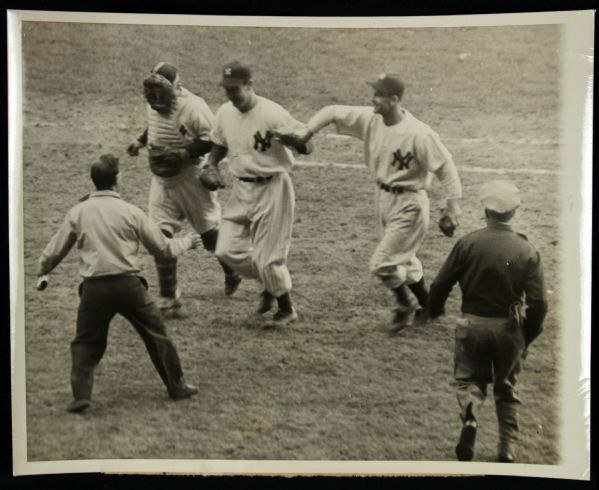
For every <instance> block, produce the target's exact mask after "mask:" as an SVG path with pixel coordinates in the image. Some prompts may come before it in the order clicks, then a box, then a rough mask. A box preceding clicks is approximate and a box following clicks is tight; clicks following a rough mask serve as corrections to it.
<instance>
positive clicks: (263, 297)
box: [256, 291, 275, 315]
mask: <svg viewBox="0 0 599 490" xmlns="http://www.w3.org/2000/svg"><path fill="white" fill-rule="evenodd" d="M274 304H275V298H274V296H272V295H271V294H270V293H268V292H267V291H263V292H262V293H261V294H260V304H259V305H258V308H257V309H256V313H257V314H258V315H264V314H265V313H267V312H269V311H270V310H271V309H272V307H273V305H274Z"/></svg>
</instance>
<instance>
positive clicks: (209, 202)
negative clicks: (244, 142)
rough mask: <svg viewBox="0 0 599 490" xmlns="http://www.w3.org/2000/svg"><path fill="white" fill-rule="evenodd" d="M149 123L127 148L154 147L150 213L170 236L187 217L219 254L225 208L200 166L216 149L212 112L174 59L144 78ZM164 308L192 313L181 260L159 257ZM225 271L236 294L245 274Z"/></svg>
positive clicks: (170, 313) (174, 313)
mask: <svg viewBox="0 0 599 490" xmlns="http://www.w3.org/2000/svg"><path fill="white" fill-rule="evenodd" d="M143 86H144V94H145V97H146V100H147V102H148V106H147V113H148V127H147V128H146V130H145V131H144V132H143V134H142V135H141V136H140V137H139V138H138V140H137V141H136V142H134V143H132V144H131V145H129V147H128V149H127V151H128V153H129V155H131V156H137V155H138V154H139V150H140V148H142V147H143V146H146V145H147V147H148V155H149V161H150V170H151V171H152V173H153V178H152V185H151V187H150V199H149V201H150V203H149V214H150V218H151V219H153V220H154V221H155V222H156V223H157V224H158V226H159V227H160V229H161V230H162V232H163V233H164V234H165V235H166V236H167V237H173V236H174V234H175V233H176V232H177V231H179V230H180V229H181V224H182V223H181V221H182V220H183V219H184V218H187V219H188V220H189V222H190V223H191V226H192V227H193V228H194V229H195V230H196V231H197V232H198V233H199V234H200V236H201V237H202V241H203V244H204V248H205V249H206V250H209V251H210V252H214V250H215V248H216V241H217V238H218V227H219V224H220V219H221V209H220V205H219V203H218V201H217V194H216V192H211V191H208V190H207V189H205V188H204V187H202V186H200V185H198V175H199V172H200V168H199V164H200V161H201V159H202V156H203V155H205V154H206V153H208V152H209V151H210V148H211V147H212V143H211V142H210V139H209V134H210V131H211V129H212V124H213V122H214V115H213V114H212V111H211V110H210V108H209V107H208V105H207V104H206V102H204V100H203V99H202V98H200V97H198V96H197V95H194V94H192V93H191V92H190V91H189V90H187V89H185V88H184V87H182V86H181V83H180V80H179V74H178V73H177V70H176V68H175V67H173V66H172V65H170V64H168V63H164V62H162V63H158V64H157V65H156V66H155V67H154V68H153V69H152V72H151V74H150V76H149V77H147V78H146V79H145V80H144V82H143ZM155 260H156V269H157V273H158V280H159V283H160V308H161V309H162V311H163V313H164V315H165V317H167V318H184V317H185V316H187V314H186V312H185V310H184V309H183V305H182V302H181V298H180V296H181V292H180V290H179V288H178V287H177V258H176V257H156V259H155ZM219 262H220V263H221V266H222V268H223V270H224V272H225V293H226V294H227V295H232V294H233V293H234V292H235V291H236V290H237V287H238V286H239V283H240V281H241V277H240V276H239V275H238V274H236V273H234V272H233V271H232V270H231V269H230V268H229V267H228V266H227V265H226V264H225V263H223V262H222V261H219Z"/></svg>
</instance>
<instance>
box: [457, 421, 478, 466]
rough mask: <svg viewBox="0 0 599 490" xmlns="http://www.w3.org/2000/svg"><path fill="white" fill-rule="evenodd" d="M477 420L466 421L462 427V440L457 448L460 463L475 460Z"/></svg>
mask: <svg viewBox="0 0 599 490" xmlns="http://www.w3.org/2000/svg"><path fill="white" fill-rule="evenodd" d="M476 428H477V424H476V420H475V419H474V418H471V419H466V420H465V421H464V425H462V432H461V433H460V440H459V441H458V445H457V446H456V448H455V454H456V456H457V458H458V461H472V458H474V444H475V443H476Z"/></svg>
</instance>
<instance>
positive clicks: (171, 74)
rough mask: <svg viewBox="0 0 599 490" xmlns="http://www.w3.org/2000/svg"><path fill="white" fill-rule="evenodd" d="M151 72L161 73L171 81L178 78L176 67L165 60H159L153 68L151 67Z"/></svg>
mask: <svg viewBox="0 0 599 490" xmlns="http://www.w3.org/2000/svg"><path fill="white" fill-rule="evenodd" d="M152 73H158V74H159V75H162V76H163V77H164V78H166V79H167V80H168V81H169V82H171V83H175V81H177V78H178V77H177V69H176V68H175V67H174V66H173V65H171V64H170V63H167V62H166V61H161V62H160V63H158V64H157V65H156V66H155V67H154V68H152Z"/></svg>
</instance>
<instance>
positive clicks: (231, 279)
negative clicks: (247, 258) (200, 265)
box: [225, 272, 241, 296]
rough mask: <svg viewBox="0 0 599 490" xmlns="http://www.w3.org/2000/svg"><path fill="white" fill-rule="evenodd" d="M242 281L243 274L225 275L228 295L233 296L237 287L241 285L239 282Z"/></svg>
mask: <svg viewBox="0 0 599 490" xmlns="http://www.w3.org/2000/svg"><path fill="white" fill-rule="evenodd" d="M240 282H241V276H240V275H239V274H237V273H235V272H234V273H232V274H226V275H225V294H226V295H227V296H233V295H234V294H235V291H237V288H238V287H239V283H240Z"/></svg>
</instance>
